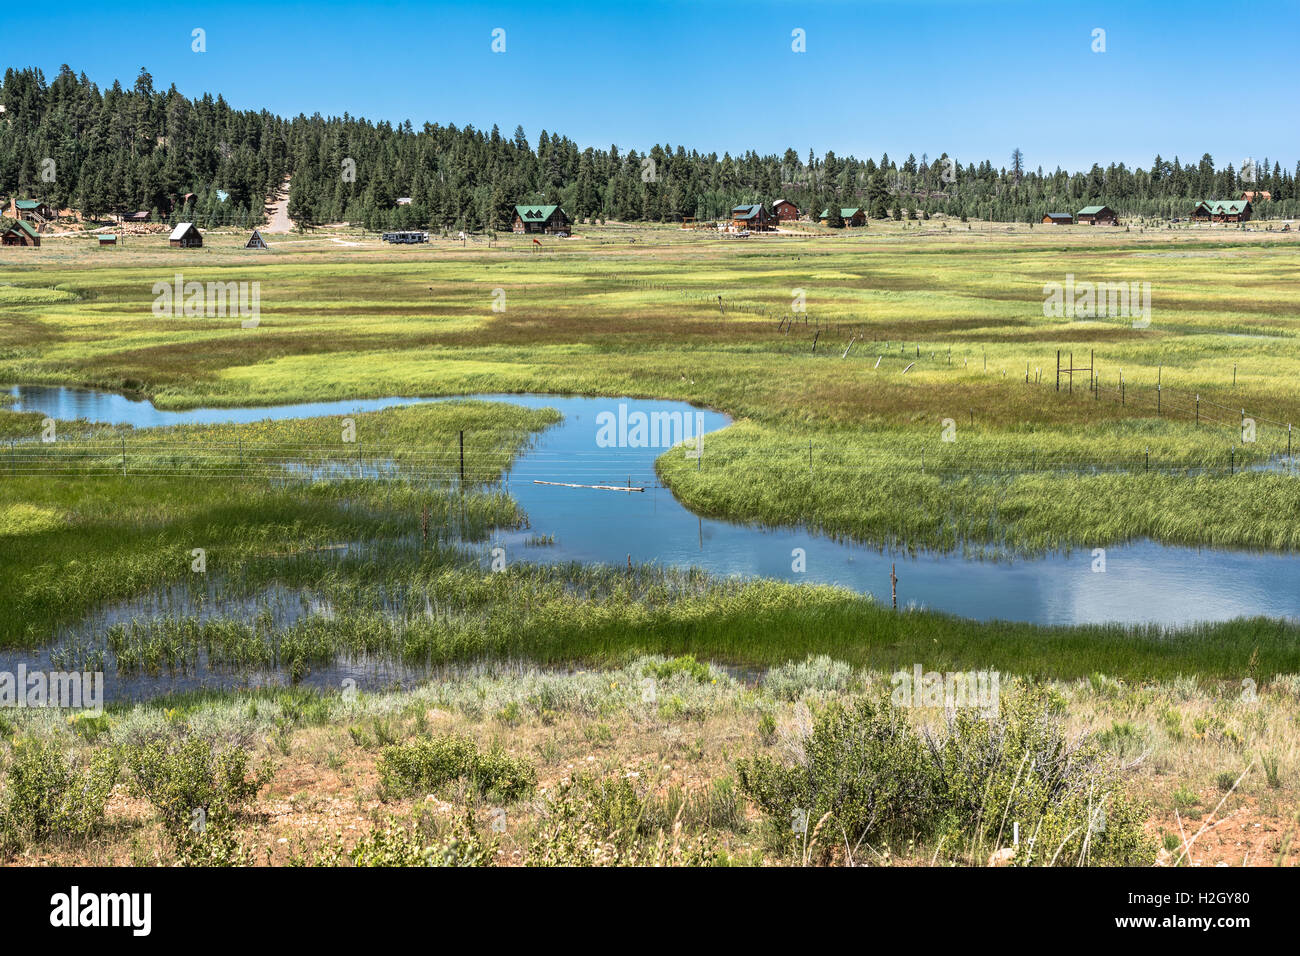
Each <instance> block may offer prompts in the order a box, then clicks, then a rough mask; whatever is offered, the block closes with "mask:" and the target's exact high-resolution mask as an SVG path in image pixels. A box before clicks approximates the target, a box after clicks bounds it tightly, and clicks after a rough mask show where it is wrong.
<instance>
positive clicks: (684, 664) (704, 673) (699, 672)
mask: <svg viewBox="0 0 1300 956" xmlns="http://www.w3.org/2000/svg"><path fill="white" fill-rule="evenodd" d="M645 673H646V676H647V677H653V678H655V679H656V680H661V681H666V680H668V679H669V678H672V677H674V676H676V675H677V674H684V675H686V676H687V677H690V678H692V679H693V680H696V681H698V682H699V683H701V684H707V683H708V682H709V681H710V680H712V679H713V671H711V670H710V669H709V665H708V664H701V663H700V662H699V661H697V660H696V659H695V656H694V655H692V654H683V655H682V656H681V657H674V658H672V659H671V660H666V661H663V662H655V661H651V662H649V663H647V664H646V665H645Z"/></svg>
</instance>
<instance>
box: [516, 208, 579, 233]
mask: <svg viewBox="0 0 1300 956" xmlns="http://www.w3.org/2000/svg"><path fill="white" fill-rule="evenodd" d="M572 224H573V220H571V219H570V218H569V217H568V216H567V215H566V214H565V212H564V210H563V209H561V208H560V207H559V206H515V218H514V223H513V225H512V228H513V229H514V231H515V232H520V233H528V232H540V233H545V234H547V235H559V234H561V233H563V234H565V235H567V234H568V232H569V227H570V226H571V225H572Z"/></svg>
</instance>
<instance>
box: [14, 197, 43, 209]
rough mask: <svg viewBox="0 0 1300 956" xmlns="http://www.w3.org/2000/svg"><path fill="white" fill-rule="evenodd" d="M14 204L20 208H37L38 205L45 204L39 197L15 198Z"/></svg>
mask: <svg viewBox="0 0 1300 956" xmlns="http://www.w3.org/2000/svg"><path fill="white" fill-rule="evenodd" d="M14 205H15V206H17V207H18V208H19V209H35V208H36V207H37V206H43V205H45V204H44V203H42V202H41V201H40V200H39V199H15V200H14Z"/></svg>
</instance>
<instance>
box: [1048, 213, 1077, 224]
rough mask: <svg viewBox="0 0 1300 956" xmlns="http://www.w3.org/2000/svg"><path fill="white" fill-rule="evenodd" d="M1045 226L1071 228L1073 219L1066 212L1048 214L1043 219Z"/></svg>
mask: <svg viewBox="0 0 1300 956" xmlns="http://www.w3.org/2000/svg"><path fill="white" fill-rule="evenodd" d="M1043 225H1045V226H1073V225H1074V217H1073V216H1071V215H1070V214H1069V213H1068V212H1049V213H1048V214H1047V215H1046V216H1044V217H1043Z"/></svg>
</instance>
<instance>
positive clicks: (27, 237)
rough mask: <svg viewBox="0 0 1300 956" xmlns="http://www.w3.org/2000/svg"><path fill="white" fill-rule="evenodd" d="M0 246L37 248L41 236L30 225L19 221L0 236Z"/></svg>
mask: <svg viewBox="0 0 1300 956" xmlns="http://www.w3.org/2000/svg"><path fill="white" fill-rule="evenodd" d="M0 244H3V245H6V246H33V247H39V246H40V244H41V234H40V233H39V232H37V231H36V230H35V229H34V228H33V227H32V224H31V223H29V222H25V221H24V220H22V219H19V220H18V221H17V222H15V223H14V224H13V225H12V226H10V227H9V228H8V229H6V230H5V231H4V233H3V235H0Z"/></svg>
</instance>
